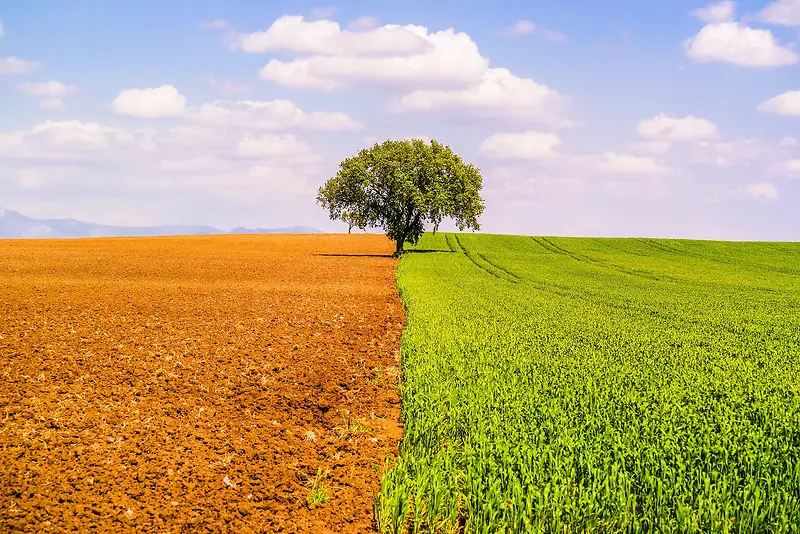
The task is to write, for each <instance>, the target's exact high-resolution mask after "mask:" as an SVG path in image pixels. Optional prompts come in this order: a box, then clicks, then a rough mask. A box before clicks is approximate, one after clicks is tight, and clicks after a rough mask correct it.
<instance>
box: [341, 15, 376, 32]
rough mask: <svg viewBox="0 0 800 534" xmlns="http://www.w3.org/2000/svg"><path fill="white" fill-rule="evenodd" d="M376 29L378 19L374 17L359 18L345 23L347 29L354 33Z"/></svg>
mask: <svg viewBox="0 0 800 534" xmlns="http://www.w3.org/2000/svg"><path fill="white" fill-rule="evenodd" d="M377 27H378V19H377V18H376V17H359V18H357V19H355V20H351V21H350V22H348V23H347V28H348V29H350V30H353V31H354V32H365V31H369V30H374V29H375V28H377Z"/></svg>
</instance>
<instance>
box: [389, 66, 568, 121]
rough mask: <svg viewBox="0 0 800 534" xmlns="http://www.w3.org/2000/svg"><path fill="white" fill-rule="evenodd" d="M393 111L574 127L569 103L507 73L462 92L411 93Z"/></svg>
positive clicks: (493, 73)
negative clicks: (570, 116)
mask: <svg viewBox="0 0 800 534" xmlns="http://www.w3.org/2000/svg"><path fill="white" fill-rule="evenodd" d="M390 109H391V110H392V111H395V112H407V111H417V112H434V113H440V114H449V115H452V116H458V117H468V118H478V119H501V120H506V121H510V122H535V123H541V124H545V125H548V126H553V127H565V126H570V125H572V121H571V120H570V119H569V115H570V112H571V102H570V99H568V98H567V97H565V96H563V95H561V94H559V93H558V92H556V91H555V90H553V89H551V88H549V87H548V86H546V85H544V84H540V83H536V82H535V81H533V80H531V79H529V78H520V77H518V76H515V75H513V74H512V73H511V72H510V71H509V70H508V69H489V70H487V71H486V73H485V74H484V76H483V78H482V79H481V80H480V81H478V82H477V83H474V84H471V85H468V86H467V87H465V88H463V89H453V90H417V91H412V92H411V93H409V94H407V95H404V96H402V97H401V98H399V99H398V100H397V101H396V102H394V103H392V104H391V105H390Z"/></svg>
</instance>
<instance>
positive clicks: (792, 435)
mask: <svg viewBox="0 0 800 534" xmlns="http://www.w3.org/2000/svg"><path fill="white" fill-rule="evenodd" d="M417 248H418V249H420V250H438V251H439V252H418V253H415V252H410V253H408V254H407V255H405V257H404V258H403V259H402V261H401V263H400V266H399V269H398V274H397V278H398V284H399V288H400V292H401V296H402V298H403V301H404V303H405V306H406V308H407V311H408V326H407V329H406V331H405V333H404V335H403V340H402V357H403V379H404V383H403V389H402V400H403V425H404V432H405V434H404V438H403V441H402V442H401V446H400V455H399V458H398V459H397V461H396V462H395V464H394V466H393V468H392V469H391V470H389V471H388V472H387V473H386V474H385V475H384V478H383V483H382V484H383V485H382V492H381V495H380V496H379V498H378V499H377V503H376V517H377V520H378V523H379V527H380V528H381V530H382V531H384V532H393V533H400V532H470V533H472V532H475V533H489V532H492V533H494V532H509V533H526V532H548V533H549V532H553V533H555V532H559V533H568V532H748V533H753V532H799V531H800V244H787V243H724V242H699V241H680V240H649V239H578V238H571V239H568V238H530V237H521V236H484V235H468V234H467V235H465V234H442V233H437V234H436V235H430V234H426V235H424V236H423V238H422V239H421V241H420V243H419V244H418V246H417ZM412 250H413V249H412Z"/></svg>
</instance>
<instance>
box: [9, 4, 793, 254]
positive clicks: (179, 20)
mask: <svg viewBox="0 0 800 534" xmlns="http://www.w3.org/2000/svg"><path fill="white" fill-rule="evenodd" d="M431 4H435V7H431ZM496 5H500V6H502V7H495V6H494V5H492V3H490V2H463V1H459V2H455V1H442V2H436V3H431V2H415V1H412V2H402V3H376V2H355V1H351V2H347V1H339V2H336V3H331V4H324V3H318V2H256V1H247V2H244V1H242V2H233V1H229V2H221V1H218V2H216V1H215V2H212V1H188V0H186V1H170V2H155V1H140V2H136V3H133V2H127V3H122V2H114V3H110V2H101V1H73V2H69V3H65V2H56V1H51V2H45V1H34V0H31V1H30V2H0V21H1V22H2V31H0V95H1V96H0V206H3V207H5V208H9V209H15V210H18V211H21V212H23V213H25V214H28V215H31V216H35V217H74V218H81V219H84V220H91V221H94V222H100V223H108V224H136V225H141V224H161V223H186V224H189V223H196V224H211V225H216V226H219V227H222V228H230V227H233V226H238V225H245V226H261V227H265V226H267V227H270V226H271V227H275V226H286V225H296V224H297V225H300V224H302V225H311V226H316V227H318V228H321V229H325V230H330V231H341V229H342V224H341V223H333V222H330V221H328V220H327V216H326V213H325V211H324V210H322V209H321V208H320V207H319V206H317V205H316V204H315V202H314V196H315V191H316V189H317V188H318V187H319V186H320V185H321V184H322V183H323V182H324V181H325V180H326V179H327V178H328V177H330V176H332V175H333V174H335V172H336V168H337V165H338V162H339V161H340V160H342V159H343V158H345V157H348V156H349V155H351V154H353V153H355V152H356V151H357V150H359V149H360V148H363V147H366V146H369V145H371V144H372V143H374V142H375V141H382V140H385V139H388V138H393V139H403V138H408V137H423V138H435V139H437V140H439V141H441V142H444V143H446V144H448V145H450V146H451V147H453V148H454V149H455V150H456V151H457V152H459V153H460V154H461V155H462V156H463V157H464V159H466V160H467V161H469V162H472V163H475V164H476V165H478V166H479V167H480V168H481V169H482V171H483V176H484V197H485V199H486V204H487V209H486V212H485V215H484V216H483V218H482V220H481V222H482V224H483V229H482V230H483V231H486V232H497V233H520V234H556V235H620V236H670V237H689V238H719V239H769V240H798V239H800V210H798V205H800V203H799V201H800V132H799V131H798V124H799V123H800V76H798V68H800V56H798V53H800V48H798V46H797V41H798V38H799V35H798V30H800V0H777V1H772V2H770V1H760V2H756V1H752V2H750V1H748V2H731V1H722V2H716V3H712V4H703V3H697V2H688V1H683V0H679V1H671V2H634V1H619V2H614V3H613V4H609V3H602V2H595V1H588V0H586V1H567V2H563V1H556V0H552V1H547V0H540V1H537V2H530V1H525V2H523V1H506V2H502V3H501V4H496ZM609 6H613V7H609ZM387 25H388V26H387ZM796 137H797V139H796ZM445 228H448V227H447V226H446V225H445Z"/></svg>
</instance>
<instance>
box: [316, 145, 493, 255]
mask: <svg viewBox="0 0 800 534" xmlns="http://www.w3.org/2000/svg"><path fill="white" fill-rule="evenodd" d="M482 186H483V178H482V177H481V174H480V169H478V168H477V167H475V166H474V165H471V164H468V163H465V162H464V161H463V160H462V159H461V157H460V156H458V155H457V154H456V153H454V152H453V151H452V150H451V149H450V147H448V146H445V145H442V144H441V143H439V142H437V141H431V142H430V144H427V143H425V142H424V141H422V140H420V139H413V140H405V141H385V142H384V143H381V144H377V143H376V144H375V145H374V146H372V148H366V149H363V150H361V151H359V152H358V154H356V155H355V156H352V157H350V158H347V159H346V160H344V161H343V162H342V163H341V164H340V165H339V171H338V172H337V173H336V176H334V177H333V178H331V179H329V180H328V181H327V182H326V183H325V185H323V186H322V187H320V189H319V192H318V194H317V202H319V203H320V204H321V205H322V207H323V208H326V209H328V210H329V212H330V217H331V219H333V220H344V221H345V222H348V224H354V225H355V226H357V227H358V228H361V229H362V230H363V229H364V228H367V227H370V228H379V227H380V228H383V229H384V230H385V231H386V235H387V237H389V239H391V240H392V241H394V242H395V243H396V244H397V247H396V250H395V254H400V253H401V252H402V251H403V247H404V245H405V243H406V242H408V243H411V244H416V243H417V241H418V240H419V236H420V235H422V233H423V232H424V231H425V224H426V223H431V224H433V231H434V232H435V231H437V230H438V229H439V224H440V223H441V222H442V220H443V219H444V218H445V217H447V218H451V219H453V220H454V221H455V223H456V225H457V226H458V229H459V230H464V229H465V228H470V229H473V230H479V229H480V224H479V223H478V217H480V215H481V214H482V213H483V209H484V204H483V199H482V198H481V196H480V191H481V188H482Z"/></svg>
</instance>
